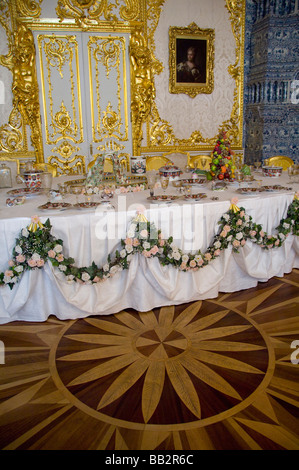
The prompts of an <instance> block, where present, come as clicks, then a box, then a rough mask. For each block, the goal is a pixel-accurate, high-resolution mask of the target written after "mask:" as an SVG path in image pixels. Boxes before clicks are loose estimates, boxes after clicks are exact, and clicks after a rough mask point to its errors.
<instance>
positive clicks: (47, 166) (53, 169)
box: [34, 163, 57, 178]
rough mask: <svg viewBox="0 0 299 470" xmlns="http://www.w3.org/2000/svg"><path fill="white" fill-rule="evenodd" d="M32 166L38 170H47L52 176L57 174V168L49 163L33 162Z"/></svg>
mask: <svg viewBox="0 0 299 470" xmlns="http://www.w3.org/2000/svg"><path fill="white" fill-rule="evenodd" d="M34 168H35V169H36V170H40V171H47V172H48V173H51V174H52V176H53V177H54V178H55V177H56V176H57V168H56V166H54V165H51V163H34Z"/></svg>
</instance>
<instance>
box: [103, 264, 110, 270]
mask: <svg viewBox="0 0 299 470" xmlns="http://www.w3.org/2000/svg"><path fill="white" fill-rule="evenodd" d="M109 269H110V268H109V264H104V266H103V271H105V272H107V271H109Z"/></svg>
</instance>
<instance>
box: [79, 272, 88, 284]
mask: <svg viewBox="0 0 299 470" xmlns="http://www.w3.org/2000/svg"><path fill="white" fill-rule="evenodd" d="M81 279H82V281H84V282H86V281H89V279H90V275H89V274H88V273H83V274H82V276H81Z"/></svg>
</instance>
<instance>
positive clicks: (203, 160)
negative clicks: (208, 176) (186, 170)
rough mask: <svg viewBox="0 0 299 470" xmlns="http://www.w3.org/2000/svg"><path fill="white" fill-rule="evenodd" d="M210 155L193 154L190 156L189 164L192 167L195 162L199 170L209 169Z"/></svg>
mask: <svg viewBox="0 0 299 470" xmlns="http://www.w3.org/2000/svg"><path fill="white" fill-rule="evenodd" d="M211 162H212V157H210V156H209V155H193V156H191V157H190V163H189V165H190V166H191V168H194V164H196V163H197V168H198V169H200V170H209V169H210V163H211Z"/></svg>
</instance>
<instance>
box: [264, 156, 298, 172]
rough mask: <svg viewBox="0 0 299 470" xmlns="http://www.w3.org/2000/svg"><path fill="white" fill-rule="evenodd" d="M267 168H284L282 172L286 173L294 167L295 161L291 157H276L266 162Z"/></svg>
mask: <svg viewBox="0 0 299 470" xmlns="http://www.w3.org/2000/svg"><path fill="white" fill-rule="evenodd" d="M265 164H266V165H267V166H282V170H283V171H286V170H287V169H288V168H289V167H290V166H292V165H294V161H293V160H292V159H291V158H290V157H286V156H284V155H275V156H274V157H270V158H267V159H266V160H265Z"/></svg>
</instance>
